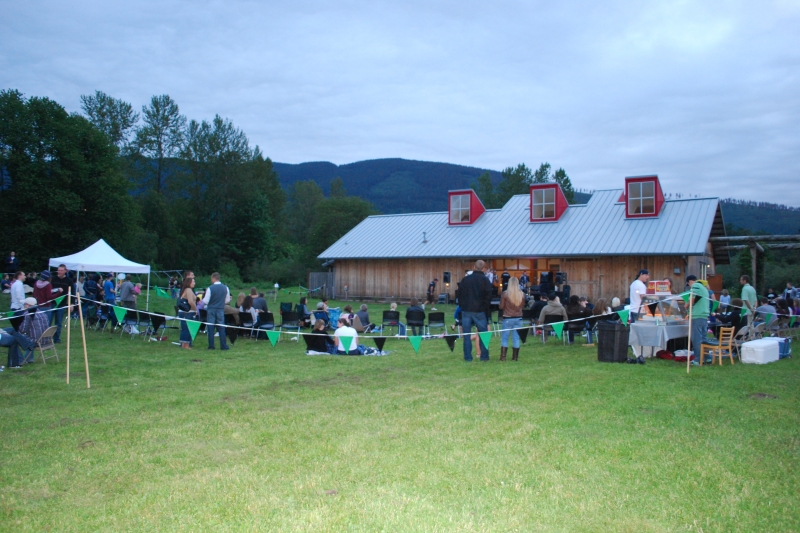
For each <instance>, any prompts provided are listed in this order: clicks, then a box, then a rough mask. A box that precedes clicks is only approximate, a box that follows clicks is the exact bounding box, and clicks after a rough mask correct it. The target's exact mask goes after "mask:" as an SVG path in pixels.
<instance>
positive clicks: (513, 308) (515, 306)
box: [500, 276, 525, 361]
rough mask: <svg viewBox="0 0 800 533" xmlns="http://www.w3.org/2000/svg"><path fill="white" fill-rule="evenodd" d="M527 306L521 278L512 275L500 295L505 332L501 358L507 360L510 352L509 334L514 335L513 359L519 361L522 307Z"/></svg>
mask: <svg viewBox="0 0 800 533" xmlns="http://www.w3.org/2000/svg"><path fill="white" fill-rule="evenodd" d="M523 307H525V295H524V294H523V293H522V291H521V290H520V288H519V280H517V278H516V277H515V276H512V277H510V278H509V280H508V288H507V289H506V290H504V291H503V294H501V295H500V312H501V313H503V333H502V336H501V337H500V360H501V361H505V360H506V355H507V353H508V336H509V334H510V335H511V336H512V341H513V348H512V352H511V360H512V361H519V333H518V332H517V328H521V327H522V308H523Z"/></svg>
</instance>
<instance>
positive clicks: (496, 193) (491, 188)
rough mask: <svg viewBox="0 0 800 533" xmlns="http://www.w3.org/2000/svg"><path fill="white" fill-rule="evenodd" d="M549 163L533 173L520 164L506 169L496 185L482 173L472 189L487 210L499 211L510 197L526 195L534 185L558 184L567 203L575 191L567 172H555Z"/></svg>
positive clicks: (561, 169)
mask: <svg viewBox="0 0 800 533" xmlns="http://www.w3.org/2000/svg"><path fill="white" fill-rule="evenodd" d="M552 168H553V167H552V166H551V165H550V163H542V164H541V165H539V168H537V169H536V170H535V171H534V170H531V169H530V168H528V167H527V166H526V165H525V163H520V164H519V165H517V166H516V167H508V168H506V169H504V170H503V172H502V173H501V175H502V178H501V179H500V182H499V183H498V184H497V185H494V184H493V183H492V176H491V174H489V173H488V172H484V173H483V174H481V175H480V176H478V179H477V181H476V182H475V183H473V184H472V185H471V187H472V189H473V190H474V191H475V193H476V194H477V195H478V198H480V199H481V202H483V205H484V207H486V208H487V209H499V208H501V207H503V206H504V205H505V204H506V202H508V201H509V200H510V199H511V197H512V196H514V195H517V194H528V193H529V191H530V186H531V185H533V184H535V183H558V184H559V185H560V186H561V190H562V191H563V192H564V196H565V197H566V198H567V201H568V202H569V203H572V201H573V199H574V197H575V189H574V188H573V187H572V181H571V180H570V179H569V176H568V175H567V172H566V171H565V170H564V169H563V168H559V169H558V170H556V171H555V172H553V170H552Z"/></svg>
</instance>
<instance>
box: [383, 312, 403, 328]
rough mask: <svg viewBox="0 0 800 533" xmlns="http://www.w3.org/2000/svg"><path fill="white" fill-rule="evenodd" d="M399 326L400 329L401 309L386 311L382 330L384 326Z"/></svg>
mask: <svg viewBox="0 0 800 533" xmlns="http://www.w3.org/2000/svg"><path fill="white" fill-rule="evenodd" d="M386 327H390V328H397V329H398V331H399V329H400V311H384V312H383V318H382V319H381V331H383V329H384V328H386Z"/></svg>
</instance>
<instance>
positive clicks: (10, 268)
mask: <svg viewBox="0 0 800 533" xmlns="http://www.w3.org/2000/svg"><path fill="white" fill-rule="evenodd" d="M3 266H4V267H5V272H6V274H10V275H12V276H13V275H14V273H15V272H16V271H17V270H19V260H18V259H17V255H16V254H15V253H14V252H11V254H10V255H9V256H8V257H7V258H6V260H5V261H4V262H3Z"/></svg>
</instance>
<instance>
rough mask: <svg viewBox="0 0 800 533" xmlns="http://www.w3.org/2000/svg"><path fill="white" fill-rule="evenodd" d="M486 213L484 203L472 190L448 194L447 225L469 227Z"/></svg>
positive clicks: (461, 190) (449, 192)
mask: <svg viewBox="0 0 800 533" xmlns="http://www.w3.org/2000/svg"><path fill="white" fill-rule="evenodd" d="M485 211H486V208H485V207H483V202H481V199H480V198H478V195H477V194H475V191H473V190H472V189H460V190H456V191H448V193H447V224H448V225H450V226H469V225H471V224H474V223H475V221H476V220H478V219H479V218H480V216H481V215H482V214H483V213H484V212H485Z"/></svg>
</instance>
